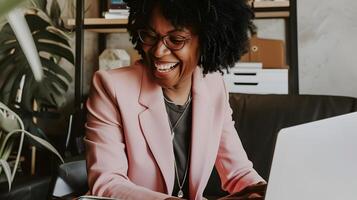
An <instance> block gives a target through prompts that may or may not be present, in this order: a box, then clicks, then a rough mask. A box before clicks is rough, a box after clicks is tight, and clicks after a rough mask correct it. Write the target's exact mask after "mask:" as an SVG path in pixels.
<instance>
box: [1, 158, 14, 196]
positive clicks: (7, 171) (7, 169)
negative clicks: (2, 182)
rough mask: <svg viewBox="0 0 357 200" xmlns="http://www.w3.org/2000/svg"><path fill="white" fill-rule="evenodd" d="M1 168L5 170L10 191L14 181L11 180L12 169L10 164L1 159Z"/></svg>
mask: <svg viewBox="0 0 357 200" xmlns="http://www.w3.org/2000/svg"><path fill="white" fill-rule="evenodd" d="M0 166H1V168H3V169H4V172H5V175H6V179H7V183H8V185H9V191H10V190H11V183H12V180H11V169H10V166H9V163H8V162H7V161H6V160H3V159H0Z"/></svg>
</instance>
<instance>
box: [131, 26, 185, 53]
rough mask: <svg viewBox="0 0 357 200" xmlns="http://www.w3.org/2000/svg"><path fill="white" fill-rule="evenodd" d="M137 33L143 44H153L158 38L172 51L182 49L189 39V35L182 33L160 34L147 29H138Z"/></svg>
mask: <svg viewBox="0 0 357 200" xmlns="http://www.w3.org/2000/svg"><path fill="white" fill-rule="evenodd" d="M138 35H139V39H140V41H141V42H142V43H143V44H145V45H149V46H154V45H156V44H157V43H158V42H159V41H160V40H162V41H163V43H164V45H165V46H166V47H167V48H168V49H170V50H173V51H177V50H180V49H182V48H183V47H184V46H185V44H186V41H187V40H190V39H191V37H184V36H182V35H175V34H173V33H169V34H167V35H163V36H160V35H159V34H157V33H155V32H154V31H148V30H138Z"/></svg>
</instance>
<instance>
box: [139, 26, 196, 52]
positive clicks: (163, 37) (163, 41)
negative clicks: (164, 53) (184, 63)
mask: <svg viewBox="0 0 357 200" xmlns="http://www.w3.org/2000/svg"><path fill="white" fill-rule="evenodd" d="M142 32H150V31H148V30H146V29H139V30H138V31H137V33H138V37H139V40H140V42H141V43H142V44H145V45H148V46H155V45H157V43H158V42H159V41H162V43H163V44H164V45H165V47H166V48H168V49H170V50H171V51H178V50H181V49H182V48H183V47H184V46H185V45H186V42H187V41H188V40H191V39H192V38H191V37H184V36H180V37H182V39H183V41H182V42H183V43H182V45H181V46H180V48H172V47H170V46H169V45H168V44H167V41H166V40H167V39H166V38H168V37H169V36H171V33H168V34H166V35H163V36H161V35H160V34H158V33H156V32H154V31H151V32H153V33H155V35H156V38H157V39H156V42H155V43H153V44H151V43H146V42H145V41H144V39H143V38H142V37H141V34H140V33H142Z"/></svg>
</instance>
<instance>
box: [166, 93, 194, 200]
mask: <svg viewBox="0 0 357 200" xmlns="http://www.w3.org/2000/svg"><path fill="white" fill-rule="evenodd" d="M191 99H192V98H191V94H190V96H189V97H188V99H187V101H186V103H185V109H184V111H183V112H182V114H181V115H180V117H179V118H178V120H177V121H176V123H175V124H174V125H173V126H172V124H171V121H170V119H169V124H170V129H171V139H172V142H173V141H174V137H175V131H174V129H175V128H176V126H177V125H178V124H179V122H180V121H181V119H182V117H183V116H184V114H185V113H186V111H187V109H188V107H189V105H190V103H191ZM164 100H165V101H166V102H168V103H174V102H172V101H170V100H168V99H167V98H166V97H165V96H164ZM189 152H190V150H189ZM189 162H190V156H188V159H187V163H186V168H185V174H184V175H183V179H182V182H180V177H179V175H178V169H177V164H176V159H174V165H175V174H176V179H177V184H178V186H179V188H180V189H179V191H178V193H177V197H179V198H182V197H183V196H184V194H183V191H182V188H183V184H184V183H185V180H186V177H187V171H188V164H189Z"/></svg>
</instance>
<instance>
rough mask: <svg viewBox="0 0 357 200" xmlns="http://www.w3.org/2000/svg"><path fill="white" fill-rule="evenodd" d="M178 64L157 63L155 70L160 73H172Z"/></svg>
mask: <svg viewBox="0 0 357 200" xmlns="http://www.w3.org/2000/svg"><path fill="white" fill-rule="evenodd" d="M178 64H179V63H178V62H177V63H155V68H156V70H157V71H159V72H170V71H172V70H173V69H174V68H175V67H176V66H178Z"/></svg>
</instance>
